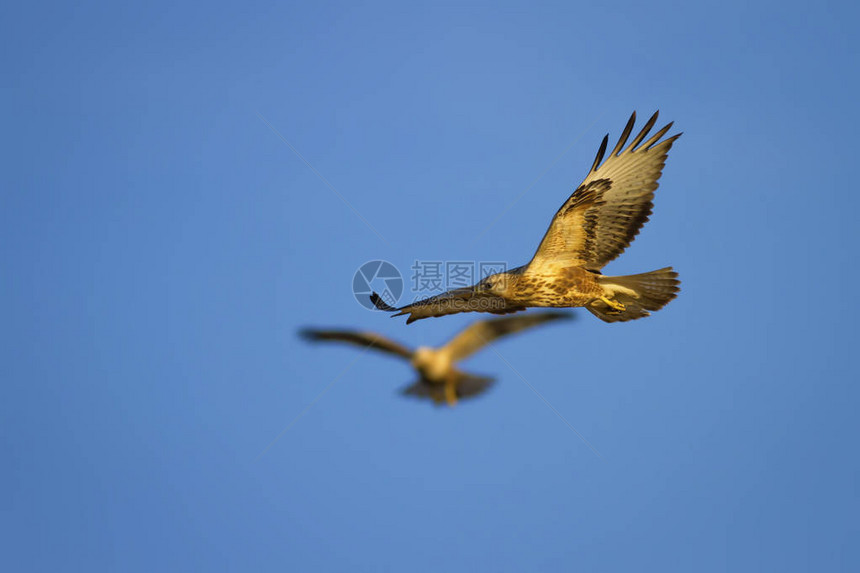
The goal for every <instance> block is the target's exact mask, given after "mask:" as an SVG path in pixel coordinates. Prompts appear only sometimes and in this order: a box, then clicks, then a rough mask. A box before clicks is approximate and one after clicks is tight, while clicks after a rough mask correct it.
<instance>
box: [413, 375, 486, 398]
mask: <svg viewBox="0 0 860 573" xmlns="http://www.w3.org/2000/svg"><path fill="white" fill-rule="evenodd" d="M494 383H495V380H494V379H493V378H489V377H487V376H476V375H474V374H465V373H462V372H461V373H459V374H458V377H457V380H456V382H455V393H456V395H457V398H459V399H463V398H473V397H475V396H480V395H481V394H483V393H484V392H486V391H487V390H489V389H490V388H491V387H492V386H493V384H494ZM400 393H401V394H403V395H404V396H414V397H416V398H428V399H431V400H433V402H435V403H436V404H437V405H439V404H444V403H445V387H444V386H442V385H441V384H428V383H426V382H424V381H422V380H418V381H416V382H413V383H412V384H410V385H409V386H407V387H405V388H403V389H402V390H401V391H400Z"/></svg>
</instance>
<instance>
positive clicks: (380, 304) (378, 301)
mask: <svg viewBox="0 0 860 573" xmlns="http://www.w3.org/2000/svg"><path fill="white" fill-rule="evenodd" d="M370 302H372V303H373V306H375V307H376V308H378V309H379V310H384V311H385V312H394V311H395V310H397V309H396V308H394V307H393V306H391V305H390V304H388V303H386V302H385V301H384V300H382V297H381V296H379V295H378V294H376V293H375V292H372V293H370Z"/></svg>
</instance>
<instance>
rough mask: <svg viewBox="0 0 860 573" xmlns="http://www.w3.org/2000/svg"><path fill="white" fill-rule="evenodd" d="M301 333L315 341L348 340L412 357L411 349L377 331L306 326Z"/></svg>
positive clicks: (408, 357) (351, 342) (352, 342)
mask: <svg viewBox="0 0 860 573" xmlns="http://www.w3.org/2000/svg"><path fill="white" fill-rule="evenodd" d="M300 334H301V336H302V337H303V338H305V339H307V340H312V341H314V342H317V341H320V340H337V341H339V342H347V343H350V344H355V345H358V346H363V347H365V348H367V347H368V346H372V347H373V348H376V349H377V350H381V351H383V352H387V353H389V354H396V355H397V356H400V357H403V358H406V359H407V360H409V359H411V358H412V351H411V350H409V349H408V348H406V347H405V346H403V345H401V344H399V343H397V342H394V341H393V340H389V339H388V338H385V337H384V336H382V335H381V334H376V333H375V332H358V331H354V330H315V329H312V328H306V329H304V330H302V331H301V332H300Z"/></svg>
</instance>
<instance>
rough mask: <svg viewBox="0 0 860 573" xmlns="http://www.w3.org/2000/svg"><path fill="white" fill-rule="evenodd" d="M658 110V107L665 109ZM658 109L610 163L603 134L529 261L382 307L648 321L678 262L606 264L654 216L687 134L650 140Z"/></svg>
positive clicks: (669, 294) (669, 293) (673, 280)
mask: <svg viewBox="0 0 860 573" xmlns="http://www.w3.org/2000/svg"><path fill="white" fill-rule="evenodd" d="M658 113H659V112H658ZM658 113H655V114H654V115H653V116H651V119H649V120H648V121H647V122H646V124H645V126H644V127H643V128H642V130H641V131H640V132H639V134H638V135H637V136H636V137H634V138H633V141H632V142H630V145H628V146H627V147H626V148H624V145H625V144H626V143H627V140H628V138H629V137H630V134H631V132H632V131H633V125H634V124H635V122H636V112H633V115H631V116H630V120H629V121H628V122H627V125H626V126H625V128H624V131H623V132H622V133H621V137H620V138H619V139H618V143H617V144H616V145H615V148H614V149H613V150H612V151H611V152H610V153H609V155H608V157H606V161H603V158H604V155H605V153H606V146H607V143H608V142H609V136H608V135H607V136H605V137H604V138H603V142H602V143H601V144H600V148H599V149H598V151H597V156H596V157H595V159H594V163H593V164H592V166H591V169H590V170H589V172H588V176H587V177H586V178H585V181H583V182H582V184H581V185H580V186H579V187H577V189H576V190H575V191H574V192H573V194H572V195H571V196H570V197H569V198H568V200H567V201H565V203H564V204H563V205H562V206H561V208H560V209H559V210H558V212H557V213H556V214H555V217H553V219H552V222H551V223H550V225H549V229H548V230H547V232H546V234H545V235H544V237H543V240H541V242H540V245H539V246H538V248H537V252H535V254H534V257H533V258H532V260H531V261H529V263H528V264H526V265H523V266H521V267H518V268H515V269H512V270H508V271H505V272H501V273H497V274H493V275H490V276H488V277H486V278H484V279H483V280H481V281H480V282H478V283H477V284H475V285H473V286H470V287H466V288H458V289H453V290H449V291H447V292H444V293H442V294H439V295H436V296H432V297H430V298H426V299H424V300H421V301H418V302H415V303H412V304H409V305H406V306H402V307H400V308H394V307H392V306H390V305H388V304H387V303H385V302H384V301H383V300H382V299H381V298H380V297H379V295H377V294H376V293H373V294H371V300H372V301H373V303H374V305H376V307H377V308H379V309H381V310H385V311H389V312H397V314H395V315H394V316H401V315H404V314H408V315H409V317H408V319H407V320H406V323H407V324H409V323H411V322H414V321H416V320H420V319H422V318H428V317H433V316H443V315H446V314H455V313H458V312H490V313H495V314H507V313H511V312H517V311H520V310H525V309H526V308H529V307H556V308H565V307H579V306H582V307H585V308H586V309H588V310H589V311H590V312H591V313H592V314H594V315H595V316H597V317H598V318H600V319H601V320H604V321H606V322H624V321H628V320H634V319H637V318H642V317H644V316H648V315H649V314H650V312H649V311H655V310H659V309H661V308H663V307H664V306H665V305H666V304H667V303H668V302H669V301H670V300H672V299H673V298H675V297H676V296H677V294H678V291H679V290H680V287H679V285H680V284H681V283H680V281H679V280H678V274H677V273H676V272H675V271H674V270H673V269H672V267H666V268H662V269H658V270H656V271H651V272H649V273H642V274H636V275H625V276H614V277H613V276H605V275H603V274H602V273H601V270H602V269H603V267H604V266H605V265H606V264H607V263H608V262H610V261H611V260H613V259H615V258H616V257H617V256H618V255H620V254H621V253H623V252H624V249H626V248H627V247H628V246H629V245H630V243H631V242H632V241H633V239H634V238H635V237H636V235H637V234H638V233H639V229H641V228H642V225H644V224H645V222H646V221H648V216H649V215H650V214H651V209H652V208H653V203H652V200H653V199H654V191H655V190H656V189H657V185H658V183H657V181H658V180H659V179H660V175H661V174H662V171H663V166H664V164H665V163H666V157H667V155H668V153H669V149H671V148H672V144H673V143H674V142H675V140H676V139H678V138H679V137H681V134H680V133H679V134H677V135H673V136H671V137H668V138H666V139H663V140H662V141H661V138H662V137H663V136H664V135H665V134H666V132H668V131H669V129H671V127H672V123H669V124H667V125H666V126H664V127H663V128H661V129H660V130H658V131H657V132H656V133H655V134H654V135H652V136H651V137H650V138H649V139H648V140H647V141H646V140H645V138H646V137H648V133H649V132H650V131H651V128H652V127H654V124H655V122H656V121H657V115H658Z"/></svg>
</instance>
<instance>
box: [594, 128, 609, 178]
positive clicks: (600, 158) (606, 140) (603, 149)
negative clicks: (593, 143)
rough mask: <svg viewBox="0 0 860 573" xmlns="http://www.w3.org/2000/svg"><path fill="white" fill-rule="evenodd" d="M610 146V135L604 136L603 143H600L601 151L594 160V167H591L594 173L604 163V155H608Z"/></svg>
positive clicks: (599, 150) (598, 151)
mask: <svg viewBox="0 0 860 573" xmlns="http://www.w3.org/2000/svg"><path fill="white" fill-rule="evenodd" d="M607 145H609V134H608V133H607V134H606V135H604V136H603V141H602V142H601V143H600V149H598V150H597V156H596V157H595V158H594V165H592V166H591V170H592V171H597V166H598V165H600V162H601V161H603V154H604V153H606V146H607Z"/></svg>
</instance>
